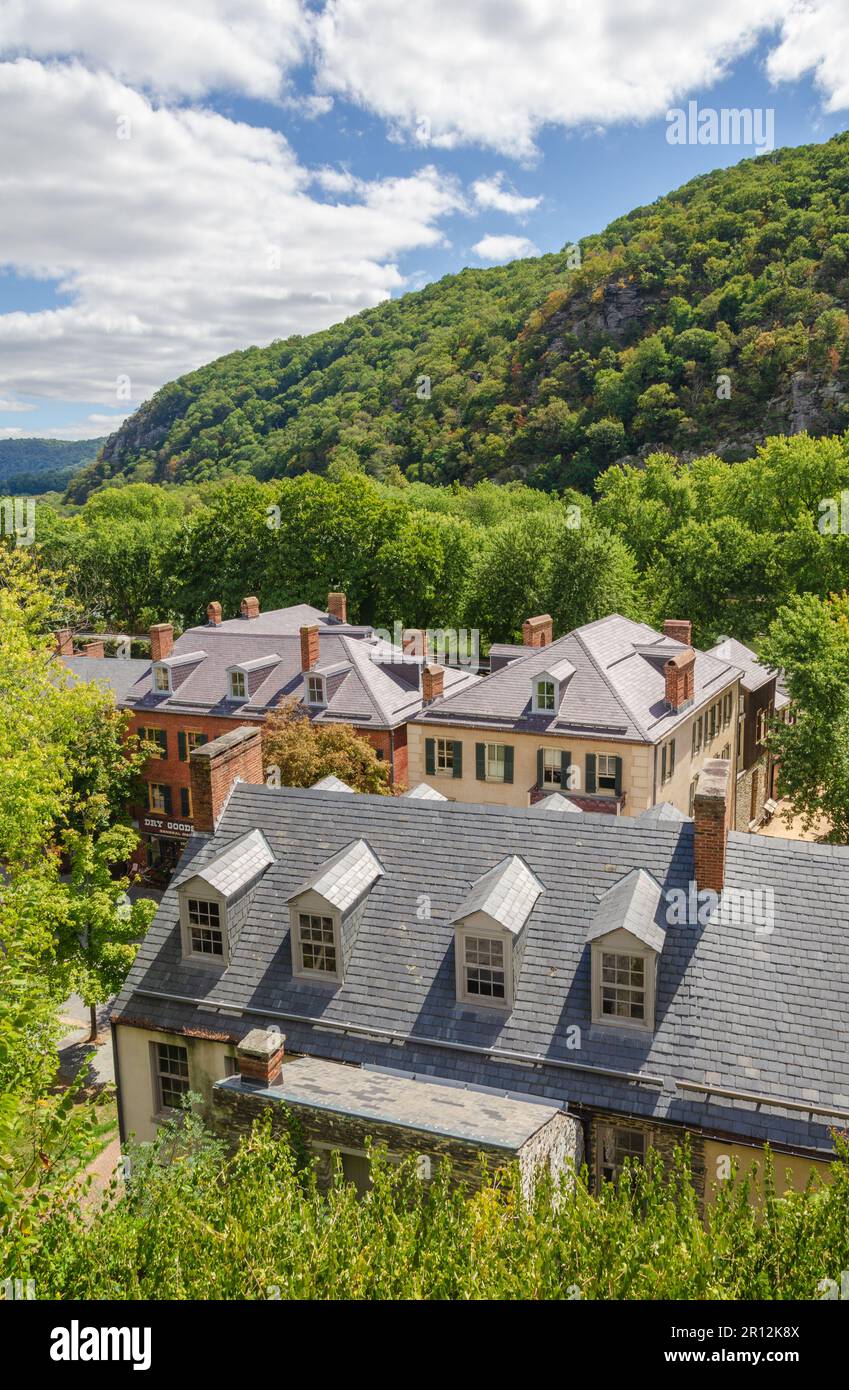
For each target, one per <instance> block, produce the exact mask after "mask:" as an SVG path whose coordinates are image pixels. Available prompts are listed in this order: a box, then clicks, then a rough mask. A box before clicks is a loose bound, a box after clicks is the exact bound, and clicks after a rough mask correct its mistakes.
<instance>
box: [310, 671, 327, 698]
mask: <svg viewBox="0 0 849 1390" xmlns="http://www.w3.org/2000/svg"><path fill="white" fill-rule="evenodd" d="M307 701H308V703H309V704H311V705H326V704H327V699H326V697H325V691H324V677H323V676H308V677H307Z"/></svg>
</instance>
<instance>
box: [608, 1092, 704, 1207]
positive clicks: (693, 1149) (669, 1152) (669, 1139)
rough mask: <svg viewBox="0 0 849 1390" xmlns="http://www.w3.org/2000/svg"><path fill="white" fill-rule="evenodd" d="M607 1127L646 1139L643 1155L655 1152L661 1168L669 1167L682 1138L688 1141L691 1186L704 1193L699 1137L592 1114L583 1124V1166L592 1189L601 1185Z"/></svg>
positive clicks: (676, 1129)
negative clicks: (602, 1154) (585, 1134)
mask: <svg viewBox="0 0 849 1390" xmlns="http://www.w3.org/2000/svg"><path fill="white" fill-rule="evenodd" d="M607 1126H611V1127H612V1128H614V1129H627V1130H638V1131H639V1132H640V1133H642V1134H644V1135H645V1136H646V1152H647V1153H648V1150H649V1148H652V1149H655V1150H656V1152H657V1153H658V1154H659V1155H660V1158H661V1159H662V1160H663V1164H664V1167H665V1168H668V1167H670V1166H671V1164H672V1160H673V1156H674V1153H675V1148H676V1146H679V1147H681V1146H683V1144H684V1141H685V1139H686V1138H689V1142H690V1164H691V1169H692V1174H693V1186H694V1188H695V1189H696V1191H697V1192H702V1191H703V1190H704V1175H705V1144H704V1139H703V1138H702V1136H701V1135H700V1134H694V1133H692V1132H691V1131H686V1130H684V1129H682V1128H680V1126H678V1125H663V1124H656V1123H655V1122H654V1121H652V1120H639V1119H632V1118H630V1117H627V1118H626V1117H624V1116H622V1115H616V1114H612V1113H606V1112H603V1111H594V1112H593V1114H592V1115H591V1116H590V1117H589V1120H588V1123H587V1167H588V1168H589V1171H590V1175H591V1178H592V1182H593V1186H594V1187H595V1188H596V1189H597V1188H598V1187H599V1186H600V1184H601V1162H600V1158H601V1131H602V1129H604V1128H605V1127H607Z"/></svg>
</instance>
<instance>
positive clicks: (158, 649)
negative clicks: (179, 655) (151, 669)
mask: <svg viewBox="0 0 849 1390" xmlns="http://www.w3.org/2000/svg"><path fill="white" fill-rule="evenodd" d="M149 636H150V657H151V660H152V661H164V660H165V658H166V657H167V656H170V655H171V651H172V649H173V646H174V629H173V627H172V626H171V624H170V623H156V625H155V626H154V627H152V628H151V629H150V632H149Z"/></svg>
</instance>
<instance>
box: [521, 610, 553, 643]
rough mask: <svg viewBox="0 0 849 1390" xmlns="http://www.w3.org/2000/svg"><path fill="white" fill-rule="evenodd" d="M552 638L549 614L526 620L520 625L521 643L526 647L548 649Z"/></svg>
mask: <svg viewBox="0 0 849 1390" xmlns="http://www.w3.org/2000/svg"><path fill="white" fill-rule="evenodd" d="M553 636H554V621H553V619H552V617H551V614H550V613H541V614H540V615H539V617H537V618H526V619H525V621H524V622H523V623H522V641H523V642H524V644H525V646H526V647H549V646H550V645H551V641H552V638H553Z"/></svg>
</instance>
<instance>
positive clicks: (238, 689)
mask: <svg viewBox="0 0 849 1390" xmlns="http://www.w3.org/2000/svg"><path fill="white" fill-rule="evenodd" d="M230 694H231V695H232V697H233V699H234V700H246V699H247V698H248V682H247V678H246V676H245V673H244V671H231V672H230Z"/></svg>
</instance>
